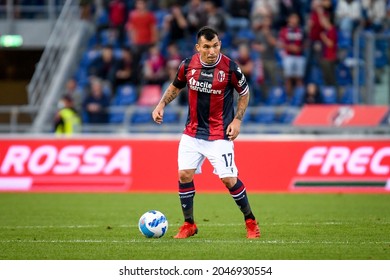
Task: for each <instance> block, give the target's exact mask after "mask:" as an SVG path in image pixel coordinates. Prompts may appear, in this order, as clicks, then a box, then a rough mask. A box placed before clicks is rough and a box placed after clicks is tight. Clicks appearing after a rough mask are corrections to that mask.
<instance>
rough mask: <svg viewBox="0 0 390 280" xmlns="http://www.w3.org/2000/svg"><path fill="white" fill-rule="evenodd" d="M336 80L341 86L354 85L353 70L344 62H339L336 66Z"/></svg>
mask: <svg viewBox="0 0 390 280" xmlns="http://www.w3.org/2000/svg"><path fill="white" fill-rule="evenodd" d="M336 80H337V84H338V85H339V86H348V85H352V74H351V70H350V68H348V67H347V66H346V65H345V64H344V63H339V64H338V65H337V66H336Z"/></svg>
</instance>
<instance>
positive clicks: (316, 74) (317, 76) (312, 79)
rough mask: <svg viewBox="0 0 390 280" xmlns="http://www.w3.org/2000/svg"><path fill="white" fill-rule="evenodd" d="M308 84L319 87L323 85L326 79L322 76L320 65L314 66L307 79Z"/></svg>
mask: <svg viewBox="0 0 390 280" xmlns="http://www.w3.org/2000/svg"><path fill="white" fill-rule="evenodd" d="M307 82H308V83H315V84H317V85H323V84H324V79H323V76H322V70H321V68H320V67H319V66H318V65H313V67H312V68H311V71H310V73H309V75H308V77H307Z"/></svg>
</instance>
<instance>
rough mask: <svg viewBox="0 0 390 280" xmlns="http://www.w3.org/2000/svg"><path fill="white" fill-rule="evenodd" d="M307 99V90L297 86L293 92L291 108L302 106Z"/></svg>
mask: <svg viewBox="0 0 390 280" xmlns="http://www.w3.org/2000/svg"><path fill="white" fill-rule="evenodd" d="M304 98H305V88H304V87H303V86H297V87H295V88H294V90H293V95H292V97H291V99H290V102H289V103H290V105H291V106H297V107H299V106H302V104H303V101H304Z"/></svg>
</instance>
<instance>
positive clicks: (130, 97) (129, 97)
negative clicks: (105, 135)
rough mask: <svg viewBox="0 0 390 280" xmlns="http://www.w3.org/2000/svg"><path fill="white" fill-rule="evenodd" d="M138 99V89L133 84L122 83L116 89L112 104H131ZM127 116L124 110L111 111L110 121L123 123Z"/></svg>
mask: <svg viewBox="0 0 390 280" xmlns="http://www.w3.org/2000/svg"><path fill="white" fill-rule="evenodd" d="M136 101H137V91H136V89H135V87H134V86H133V85H121V86H118V88H117V89H116V93H115V96H114V98H113V99H112V102H111V105H113V106H129V105H132V104H135V103H136ZM124 117H125V113H124V112H111V113H110V116H109V120H110V123H122V122H123V120H124Z"/></svg>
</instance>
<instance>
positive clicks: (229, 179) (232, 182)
mask: <svg viewBox="0 0 390 280" xmlns="http://www.w3.org/2000/svg"><path fill="white" fill-rule="evenodd" d="M221 181H222V183H223V184H224V185H225V187H227V188H228V189H231V188H233V187H234V185H235V184H236V183H237V177H226V178H221Z"/></svg>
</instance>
